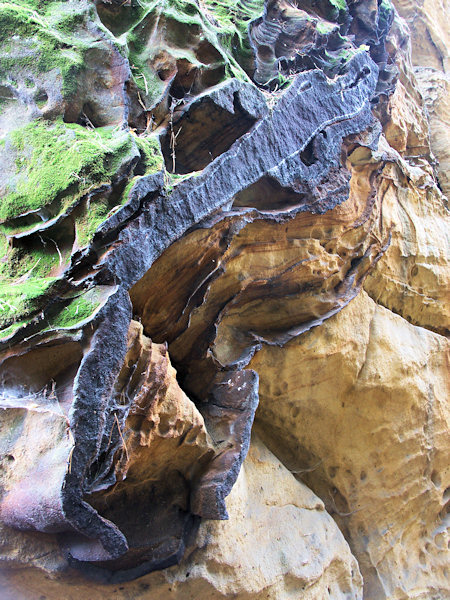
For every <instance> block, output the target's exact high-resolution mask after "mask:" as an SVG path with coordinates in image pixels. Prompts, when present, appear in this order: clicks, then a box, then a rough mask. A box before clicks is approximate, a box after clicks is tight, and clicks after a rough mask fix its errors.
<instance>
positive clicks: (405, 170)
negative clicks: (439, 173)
mask: <svg viewBox="0 0 450 600" xmlns="http://www.w3.org/2000/svg"><path fill="white" fill-rule="evenodd" d="M382 148H383V142H382V144H381V146H380V149H382ZM384 151H385V152H386V153H387V156H388V155H389V153H391V151H390V150H389V148H386V146H384ZM385 156H386V155H385ZM387 156H386V157H387ZM391 157H392V160H393V161H395V160H396V158H395V154H394V155H392V154H391ZM396 163H397V164H396ZM396 163H395V162H392V163H390V164H387V165H386V166H385V167H384V168H383V170H382V175H381V176H382V178H383V182H382V184H381V185H380V187H379V192H378V193H379V194H380V195H381V196H382V197H383V204H382V211H383V228H386V229H387V230H389V231H390V233H391V243H390V246H389V248H388V249H387V251H386V253H385V254H384V255H383V257H382V258H381V259H380V261H379V263H378V265H377V268H376V269H375V270H373V271H372V272H371V273H370V274H369V276H368V278H367V279H366V281H365V284H364V286H365V289H366V291H367V292H368V293H369V294H370V295H371V297H372V298H373V299H374V300H375V301H376V302H378V303H381V304H382V305H383V306H386V307H387V308H389V309H390V310H393V311H394V312H396V313H398V314H400V315H402V316H403V317H404V318H405V319H407V320H408V321H410V322H411V323H413V324H415V325H420V326H422V327H427V328H429V329H432V330H434V331H437V332H439V333H443V334H446V332H448V329H449V323H450V320H449V317H450V315H449V306H448V302H447V295H448V275H447V274H448V268H449V266H448V257H449V248H450V238H449V233H448V223H449V212H448V209H447V206H446V200H445V197H444V196H443V195H442V193H441V192H440V190H439V188H438V187H437V185H436V183H435V181H434V179H433V176H432V173H431V169H430V168H429V166H428V168H427V166H426V164H427V163H426V162H424V161H423V162H422V167H423V168H421V167H418V166H414V167H413V166H411V165H409V164H408V163H407V162H405V161H399V160H398V157H397V160H396Z"/></svg>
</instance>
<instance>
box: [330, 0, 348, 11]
mask: <svg viewBox="0 0 450 600" xmlns="http://www.w3.org/2000/svg"><path fill="white" fill-rule="evenodd" d="M328 1H329V3H330V4H331V5H332V6H334V7H335V8H337V9H338V10H347V2H346V0H328Z"/></svg>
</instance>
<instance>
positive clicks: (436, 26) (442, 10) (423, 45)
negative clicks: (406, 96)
mask: <svg viewBox="0 0 450 600" xmlns="http://www.w3.org/2000/svg"><path fill="white" fill-rule="evenodd" d="M394 5H395V7H396V9H397V10H398V12H399V14H400V16H401V17H403V18H404V19H405V20H406V22H407V23H408V25H409V27H410V29H411V37H412V48H413V50H412V57H413V62H414V64H415V65H420V66H422V67H432V68H434V69H438V70H440V71H444V72H446V71H447V69H448V65H449V63H448V61H449V53H448V49H449V32H448V27H447V23H448V17H449V9H448V4H447V3H446V2H441V1H437V2H435V1H434V0H419V1H418V2H416V1H415V0H394Z"/></svg>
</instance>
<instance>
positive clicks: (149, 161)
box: [134, 136, 164, 175]
mask: <svg viewBox="0 0 450 600" xmlns="http://www.w3.org/2000/svg"><path fill="white" fill-rule="evenodd" d="M134 139H135V141H136V144H137V146H138V148H139V150H140V151H141V156H142V157H143V159H144V168H145V174H146V175H150V174H151V173H156V172H157V171H161V169H163V167H164V159H163V155H162V153H161V146H160V144H159V138H158V137H156V136H140V137H138V136H136V137H135V138H134Z"/></svg>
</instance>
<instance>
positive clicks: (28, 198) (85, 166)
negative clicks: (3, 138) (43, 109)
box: [0, 120, 136, 223]
mask: <svg viewBox="0 0 450 600" xmlns="http://www.w3.org/2000/svg"><path fill="white" fill-rule="evenodd" d="M5 151H6V152H8V151H9V152H11V153H13V154H14V162H15V166H16V172H15V173H14V175H13V176H12V177H11V178H9V179H8V181H7V182H5V183H6V185H5V188H6V189H5V195H4V196H3V200H2V204H1V206H0V222H1V223H4V222H5V221H8V220H11V219H16V218H17V217H20V216H22V215H25V214H27V213H30V212H39V211H43V209H45V208H47V207H49V205H50V204H52V203H54V202H55V201H56V202H58V204H59V206H58V208H53V210H51V212H53V213H54V212H55V211H56V210H58V209H59V210H64V209H67V208H69V207H70V206H71V205H72V204H73V203H74V202H76V200H77V199H78V198H79V197H80V195H82V194H83V193H86V192H87V191H88V190H91V189H92V188H93V187H94V186H98V185H101V184H103V183H106V182H108V183H109V182H110V181H111V179H112V178H113V176H114V175H115V174H116V173H117V172H118V171H119V169H120V167H121V166H122V164H123V163H124V161H125V160H127V159H128V160H129V159H130V157H133V156H135V155H136V146H135V144H134V141H133V137H132V136H131V135H130V134H129V133H127V132H124V131H117V130H115V129H113V128H111V127H105V128H97V129H95V130H89V129H86V128H84V127H81V126H80V125H76V124H68V123H63V122H62V120H58V121H56V122H54V123H49V122H46V121H41V120H39V121H33V122H32V123H30V124H28V125H26V126H25V127H23V128H21V129H19V130H16V131H14V132H13V133H12V134H11V136H10V139H9V140H8V142H7V147H6V148H5ZM40 216H41V218H42V217H43V216H44V214H43V213H42V212H41V214H40ZM52 216H53V215H52Z"/></svg>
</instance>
